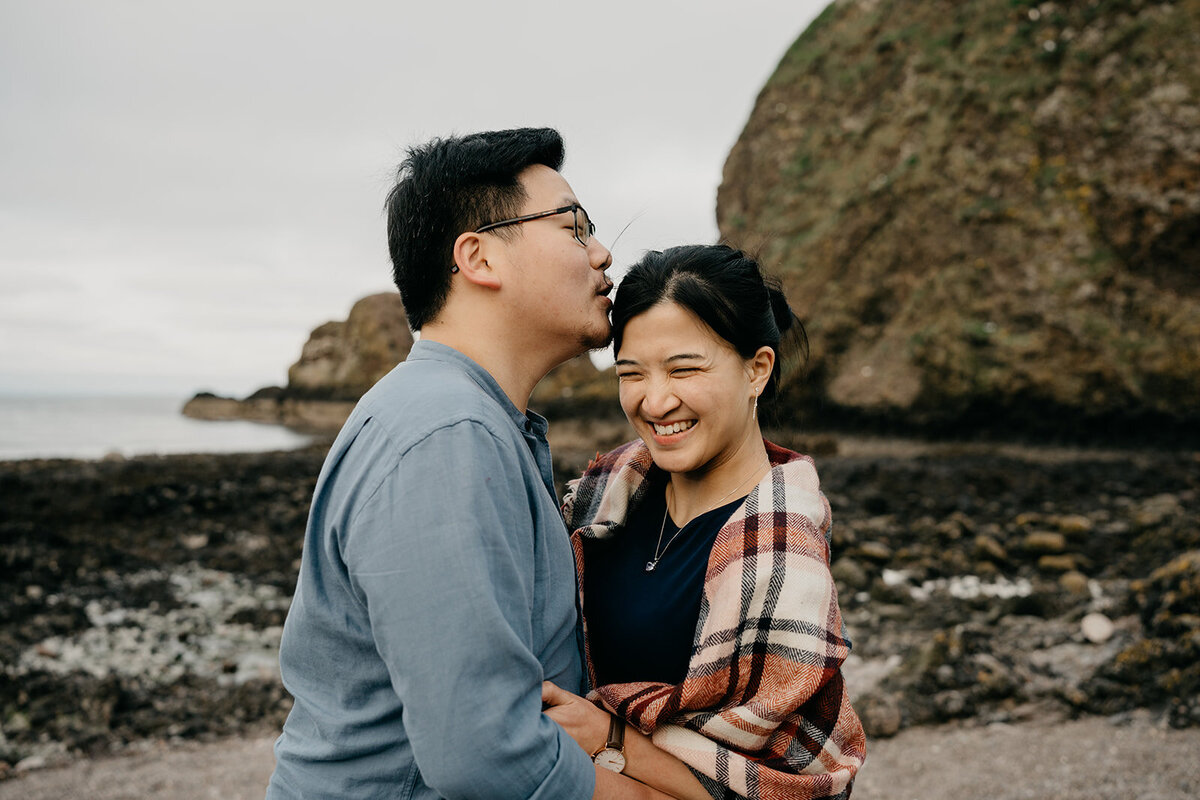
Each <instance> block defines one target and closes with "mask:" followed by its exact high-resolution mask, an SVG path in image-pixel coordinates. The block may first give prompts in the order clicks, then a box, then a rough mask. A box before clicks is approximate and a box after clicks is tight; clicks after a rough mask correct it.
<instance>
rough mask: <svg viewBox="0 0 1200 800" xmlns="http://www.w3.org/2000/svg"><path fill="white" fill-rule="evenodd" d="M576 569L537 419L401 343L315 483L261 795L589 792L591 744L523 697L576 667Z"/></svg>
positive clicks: (535, 698)
mask: <svg viewBox="0 0 1200 800" xmlns="http://www.w3.org/2000/svg"><path fill="white" fill-rule="evenodd" d="M575 586H576V585H575V575H574V562H573V558H572V555H571V548H570V544H569V541H568V538H567V532H566V528H565V526H564V525H563V522H562V518H561V517H560V516H559V511H558V502H557V500H556V498H555V493H554V484H553V479H552V475H551V465H550V448H549V445H548V444H547V441H546V421H545V420H544V419H542V418H541V417H539V416H538V415H536V414H533V413H530V414H528V415H526V414H522V413H521V412H520V411H519V410H518V409H517V408H516V407H515V406H514V405H513V404H512V402H511V401H510V400H509V399H508V397H507V396H506V395H505V394H504V392H503V391H502V390H501V388H500V386H499V384H497V383H496V381H495V380H494V379H493V378H492V376H491V375H490V374H489V373H488V372H487V371H486V370H484V369H483V368H482V367H480V366H479V365H478V364H476V363H475V362H473V361H471V360H470V359H469V358H467V357H466V356H464V355H462V354H461V353H459V352H457V351H456V350H453V349H452V348H449V347H446V346H444V345H441V344H437V343H433V342H426V341H419V342H417V343H416V344H415V345H414V346H413V349H412V352H411V353H410V355H409V357H408V360H407V361H405V362H404V363H403V364H401V365H399V366H398V367H396V369H395V370H393V371H392V372H391V373H389V374H388V375H387V376H385V377H384V378H383V379H382V380H380V381H379V383H378V384H377V385H376V386H375V387H374V388H373V389H371V391H369V392H368V393H367V394H366V395H364V396H363V398H362V400H361V401H360V402H359V404H358V406H357V407H356V408H355V410H354V413H353V414H352V415H351V416H350V418H349V420H347V422H346V425H345V427H344V428H343V429H342V432H341V434H340V435H339V436H338V438H337V440H336V441H335V442H334V444H333V447H332V449H331V450H330V452H329V456H328V457H327V458H326V460H325V465H324V467H323V468H322V470H321V476H320V478H319V479H318V482H317V488H316V493H315V495H314V498H313V504H312V510H311V513H310V516H309V522H308V529H307V532H306V534H305V541H304V555H303V558H302V559H301V565H300V576H299V580H298V582H297V585H296V593H295V597H294V598H293V600H292V607H291V610H290V611H289V613H288V618H287V623H286V624H285V625H284V631H283V641H282V644H281V646H280V652H279V661H280V667H281V669H282V673H283V682H284V685H285V686H286V687H287V689H288V691H289V692H291V694H292V695H293V696H294V697H295V705H294V706H293V708H292V711H291V714H290V715H289V716H288V719H287V722H286V724H285V725H284V728H283V733H282V735H281V736H280V737H279V740H278V742H277V743H276V745H275V756H276V768H275V773H274V775H273V776H272V778H271V784H270V787H269V788H268V790H267V797H268V798H293V797H341V798H368V797H369V798H377V797H389V798H421V800H424V799H425V798H439V797H444V798H467V797H480V798H489V799H490V800H499V799H501V798H510V797H511V798H546V799H547V800H548V799H549V798H555V799H557V798H588V797H591V796H592V792H593V790H594V783H595V772H594V768H593V766H592V763H591V760H590V759H589V758H588V756H587V754H586V753H584V752H583V750H581V749H580V748H579V746H578V745H576V744H575V742H574V741H573V740H572V739H571V738H570V737H569V736H567V734H566V733H565V732H564V731H563V730H562V729H561V728H560V727H559V726H558V725H556V724H555V723H554V721H553V720H551V719H550V718H549V717H547V716H545V715H544V714H542V708H541V682H542V680H543V678H545V679H547V680H552V681H554V682H555V683H557V684H559V685H560V686H563V687H566V688H570V689H572V690H576V691H578V689H579V687H580V685H581V683H582V680H583V675H582V668H581V665H580V656H579V650H578V647H577V642H576V636H575V627H576V611H575V598H576V590H575Z"/></svg>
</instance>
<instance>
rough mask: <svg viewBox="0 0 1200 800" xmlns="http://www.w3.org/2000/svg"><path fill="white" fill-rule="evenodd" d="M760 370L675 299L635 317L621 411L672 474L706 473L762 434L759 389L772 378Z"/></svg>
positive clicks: (622, 358)
mask: <svg viewBox="0 0 1200 800" xmlns="http://www.w3.org/2000/svg"><path fill="white" fill-rule="evenodd" d="M766 349H767V350H769V348H766ZM772 361H773V359H772ZM757 372H758V371H756V370H755V369H754V367H753V364H752V360H747V359H744V358H742V357H741V356H740V355H739V354H738V352H737V351H736V350H734V349H733V346H732V345H730V344H729V342H726V341H725V340H724V339H722V338H721V337H719V336H718V335H717V334H716V333H714V332H713V330H712V328H710V327H708V325H706V324H705V323H704V322H702V321H701V320H700V318H699V317H697V316H696V315H695V314H693V313H692V312H690V311H688V310H687V309H685V308H683V307H682V306H680V305H678V304H676V303H673V302H670V301H664V302H661V303H659V304H657V305H655V306H652V307H651V308H649V309H647V310H646V311H645V312H643V313H641V314H639V315H638V316H636V317H633V318H632V319H630V320H629V322H628V323H627V324H626V326H625V332H624V337H623V339H622V341H621V350H620V352H618V353H617V377H618V379H619V381H620V397H621V408H622V409H623V410H624V411H625V416H626V417H628V418H629V422H630V424H632V425H633V428H634V430H635V431H636V432H637V434H638V436H640V437H641V439H642V441H644V442H645V443H646V445H647V446H648V447H649V448H650V453H651V455H653V457H654V463H655V464H657V465H658V466H659V467H660V468H662V469H664V470H666V471H667V472H683V473H705V472H708V471H710V470H712V469H714V468H717V467H720V466H721V465H722V464H724V463H726V461H727V460H729V459H730V458H732V457H733V455H734V454H735V453H736V452H737V451H738V448H739V447H741V445H742V444H743V443H744V442H745V441H746V440H747V438H748V437H749V436H750V435H751V434H752V432H753V431H754V430H755V429H756V428H757V423H756V421H755V419H754V417H753V415H752V408H753V404H754V398H755V396H756V391H755V390H756V388H758V389H761V386H762V383H763V382H765V380H766V376H765V375H758V374H756V373H757ZM769 374H770V367H769V366H768V367H767V372H766V375H769Z"/></svg>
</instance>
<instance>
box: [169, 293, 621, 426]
mask: <svg viewBox="0 0 1200 800" xmlns="http://www.w3.org/2000/svg"><path fill="white" fill-rule="evenodd" d="M412 345H413V335H412V332H411V331H410V330H409V328H408V318H407V317H406V316H405V314H404V306H403V304H402V303H401V302H400V295H399V294H397V293H395V292H384V293H382V294H374V295H370V296H368V297H364V298H363V299H361V300H359V301H358V302H357V303H355V304H354V306H353V307H352V308H351V309H350V315H349V316H348V317H347V318H346V320H345V321H334V322H326V323H324V324H323V325H320V326H318V327H317V328H315V329H314V330H313V332H312V333H311V334H310V335H309V337H308V341H307V342H305V344H304V348H303V349H302V350H301V352H300V359H299V360H298V361H297V362H296V363H295V364H292V366H291V367H290V368H289V369H288V383H287V386H285V387H279V386H267V387H264V388H262V389H259V390H258V391H256V392H255V393H254V394H252V395H250V396H249V397H246V398H242V399H237V398H232V397H218V396H216V395H214V394H211V393H208V392H202V393H200V394H198V395H196V396H195V397H193V398H192V399H191V400H189V401H188V402H187V403H186V404H185V405H184V407H183V413H184V414H185V415H186V416H189V417H194V418H196V419H207V420H237V419H241V420H251V421H253V422H265V423H279V424H284V425H287V426H289V427H292V428H296V429H298V430H303V431H311V432H314V433H336V432H337V430H338V429H339V428H340V427H341V426H342V423H344V422H345V421H346V417H348V416H349V415H350V412H351V411H352V410H353V409H354V404H355V402H357V400H358V398H359V397H361V396H362V394H363V393H364V392H366V391H367V389H370V388H371V387H372V386H373V385H374V384H375V382H376V381H377V380H379V379H380V378H382V377H383V376H384V375H386V374H387V373H388V372H389V371H390V370H391V369H392V367H394V366H396V365H397V364H399V363H400V362H401V361H403V360H404V359H405V358H406V357H407V356H408V351H409V350H410V349H411V348H412ZM530 405H531V407H532V408H534V409H535V410H537V411H540V412H542V413H545V414H547V415H548V416H551V417H558V418H561V417H566V416H584V417H585V418H589V419H590V418H592V417H613V416H620V407H619V406H618V404H617V392H616V378H615V377H614V375H613V370H612V369H611V368H610V369H608V370H606V371H600V370H597V369H596V367H595V366H594V365H593V364H592V362H591V360H590V359H589V358H588V356H587V355H582V356H579V357H578V358H574V359H571V360H570V361H568V362H566V363H565V364H562V365H560V366H559V367H557V368H556V369H554V370H552V371H551V372H550V374H549V375H547V376H546V378H545V379H544V380H543V381H542V382H541V383H539V384H538V385H537V387H536V388H535V389H534V393H533V396H532V397H531V398H530Z"/></svg>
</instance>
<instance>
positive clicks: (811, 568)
mask: <svg viewBox="0 0 1200 800" xmlns="http://www.w3.org/2000/svg"><path fill="white" fill-rule="evenodd" d="M765 444H766V447H767V455H768V457H769V459H770V462H771V465H772V469H771V471H770V472H769V473H768V474H767V476H766V477H765V478H763V480H762V481H761V482H760V483H759V484H758V485H757V486H756V487H755V488H754V489H753V490H752V491H751V492H750V495H749V496H748V497H747V498H746V500H745V502H743V503H742V504H741V505H740V506H739V507H738V508H737V510H736V511H734V512H733V515H732V516H731V517H730V518H729V520H728V521H727V522H726V523H725V525H724V526H723V527H722V528H721V530H720V532H719V533H718V534H717V539H716V542H715V543H714V544H713V550H712V554H711V556H710V557H709V562H708V570H707V573H706V574H705V578H704V594H703V599H702V601H701V606H700V619H699V621H698V623H697V625H696V635H695V639H694V643H693V646H692V655H691V659H690V661H689V662H688V671H687V675H686V677H685V678H684V680H683V682H682V683H679V684H675V685H670V684H665V683H650V682H643V683H622V684H609V685H606V686H600V687H598V688H596V689H595V690H594V691H593V692H592V693H591V695H590V696H589V698H590V699H591V700H593V702H600V703H603V705H604V706H606V707H607V708H608V709H609V710H610V711H612V712H614V713H616V714H619V715H621V716H623V717H624V718H625V719H626V720H627V721H628V722H629V723H630V724H632V725H634V726H636V727H637V728H639V729H640V730H642V731H644V732H646V733H648V734H650V735H651V739H652V741H653V742H654V744H655V745H657V746H658V747H659V748H661V749H663V750H665V751H667V752H668V753H671V754H672V755H674V756H675V757H677V758H679V759H680V760H681V761H683V762H684V763H685V764H687V765H688V766H689V767H691V768H692V771H693V773H696V774H697V778H698V779H699V780H700V781H701V782H702V783H703V784H704V785H705V788H707V789H709V791H710V792H711V793H712V794H713V796H714V797H718V798H720V797H732V796H734V795H733V794H731V792H732V793H736V795H737V796H741V797H746V798H750V800H775V799H776V798H780V799H781V800H782V798H793V799H794V798H801V799H803V800H816V799H817V798H848V797H849V796H850V791H851V788H852V786H853V780H854V775H855V773H856V772H857V771H858V768H859V767H860V766H861V765H862V763H863V760H864V759H865V757H866V736H865V734H864V733H863V728H862V725H861V724H860V723H859V720H858V715H857V714H855V713H854V709H853V708H851V707H850V701H849V697H848V695H847V692H846V688H845V684H844V682H843V679H842V673H841V664H842V662H843V661H844V660H845V659H846V656H848V655H849V653H850V643H849V641H847V640H846V639H845V638H844V636H843V631H844V629H843V627H842V616H841V612H840V610H839V609H838V603H837V590H836V588H835V587H834V584H833V579H832V578H831V577H830V574H829V534H830V526H831V520H830V512H829V502H828V501H827V500H826V499H825V496H824V495H823V494H822V493H821V491H820V489H819V486H818V481H817V473H816V469H815V468H814V467H813V462H812V459H811V458H809V457H808V456H803V455H800V454H798V453H793V452H791V451H790V450H785V449H783V448H781V447H778V446H776V445H773V444H771V443H770V442H765ZM652 469H655V470H657V469H658V468H657V467H655V466H654V464H653V460H652V459H651V456H650V452H649V450H648V449H647V448H646V446H645V444H643V443H642V442H641V441H634V442H630V443H628V444H625V445H623V446H621V447H619V448H617V449H616V450H613V451H612V452H611V453H608V454H606V455H604V456H597V458H596V459H595V460H593V461H592V463H591V464H590V465H589V466H588V468H587V471H585V472H584V474H583V476H582V477H581V478H579V479H578V480H575V481H572V482H571V483H570V484H569V485H568V490H567V494H566V497H565V498H564V500H563V515H564V517H565V518H566V521H567V529H568V530H571V531H574V533H573V534H572V535H571V542H572V546H573V547H574V550H575V562H576V566H577V568H578V569H579V570H580V573H581V574H582V571H583V569H584V563H583V543H582V538H581V537H592V538H597V539H602V538H608V537H612V536H619V535H620V534H621V530H622V528H623V527H624V523H625V520H626V518H627V517H628V515H629V512H630V510H631V509H632V508H634V507H635V506H637V505H638V503H640V502H641V501H642V499H643V498H644V497H645V496H646V494H647V492H648V490H649V487H650V485H651V483H652V481H651V480H650V479H649V478H648V477H647V476H648V475H649V473H650V471H651V470H652ZM659 485H661V484H659ZM580 585H581V586H582V580H581V581H580ZM581 591H582V590H581ZM583 624H584V643H585V657H586V660H587V664H588V672H589V674H590V676H591V678H592V683H593V685H594V684H595V669H594V666H593V664H592V659H591V656H590V654H588V652H587V650H588V645H587V618H586V613H585V615H584V622H583Z"/></svg>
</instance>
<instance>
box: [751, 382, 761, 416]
mask: <svg viewBox="0 0 1200 800" xmlns="http://www.w3.org/2000/svg"><path fill="white" fill-rule="evenodd" d="M758 391H759V390H758V389H755V390H754V408H753V410H751V412H750V419H752V420H757V419H758Z"/></svg>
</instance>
